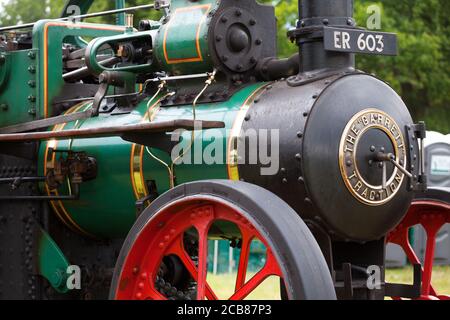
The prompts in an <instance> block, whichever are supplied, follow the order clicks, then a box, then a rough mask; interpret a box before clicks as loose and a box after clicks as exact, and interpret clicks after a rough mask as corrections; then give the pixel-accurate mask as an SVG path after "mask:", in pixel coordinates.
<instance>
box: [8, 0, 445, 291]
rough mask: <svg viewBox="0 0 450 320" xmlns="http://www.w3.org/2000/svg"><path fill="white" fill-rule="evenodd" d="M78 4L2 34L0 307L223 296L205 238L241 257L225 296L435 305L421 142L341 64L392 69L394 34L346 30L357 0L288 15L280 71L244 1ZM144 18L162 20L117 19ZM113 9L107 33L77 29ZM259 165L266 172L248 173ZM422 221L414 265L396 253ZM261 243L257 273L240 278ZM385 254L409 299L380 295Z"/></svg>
mask: <svg viewBox="0 0 450 320" xmlns="http://www.w3.org/2000/svg"><path fill="white" fill-rule="evenodd" d="M91 3H92V1H72V0H71V1H68V3H67V5H66V8H65V9H67V8H69V7H70V6H72V5H78V7H79V8H80V9H81V13H80V16H77V17H72V18H71V19H68V18H67V17H65V15H64V14H63V16H62V18H61V19H57V20H43V21H39V22H36V23H34V24H29V25H20V26H12V27H3V28H0V32H1V34H2V35H1V41H0V104H1V110H0V112H1V115H0V127H1V128H0V153H1V156H0V175H1V178H0V183H1V186H0V239H1V243H2V245H1V247H0V297H1V298H3V299H5V298H6V299H11V298H25V299H28V298H29V299H68V298H74V299H104V298H107V297H108V296H109V297H110V298H112V299H176V300H182V299H202V300H203V299H205V298H207V299H208V300H211V299H217V298H224V297H223V296H222V295H221V293H220V292H215V291H214V290H213V288H212V287H211V286H210V285H209V284H208V281H207V274H208V240H211V239H225V240H228V241H230V244H231V245H233V246H234V247H236V248H238V249H239V250H240V251H239V252H240V257H239V262H238V268H237V270H238V271H237V276H236V283H235V284H234V291H233V292H234V293H233V294H232V295H231V297H230V299H243V298H245V297H247V296H248V295H249V294H250V293H251V292H252V291H253V290H254V289H255V288H257V287H258V286H259V285H260V284H261V283H262V282H263V281H264V280H266V279H267V278H268V277H272V276H275V277H278V278H279V279H280V295H281V297H282V298H286V299H335V298H336V297H338V298H340V299H383V298H384V297H385V296H392V297H397V298H401V297H404V298H424V299H434V298H438V297H439V295H438V294H437V293H436V292H435V291H434V289H433V288H432V287H431V284H430V279H431V269H432V262H433V250H434V248H433V245H434V235H435V233H436V232H437V230H439V228H440V227H441V226H442V225H443V224H444V223H446V222H448V221H449V201H448V194H446V193H444V192H443V191H439V190H437V191H433V192H429V193H424V195H422V196H418V199H416V200H414V197H415V194H417V193H419V194H422V192H424V191H425V190H426V177H425V175H424V172H423V164H422V161H423V156H422V154H421V152H422V150H423V148H422V149H421V148H420V144H421V143H422V141H423V139H424V138H425V136H424V133H425V127H424V125H423V124H421V123H419V124H414V123H413V121H412V119H411V117H410V114H409V112H408V109H407V108H406V106H405V105H404V103H403V102H402V100H401V98H400V97H399V96H398V95H397V94H396V93H395V92H394V91H393V90H392V89H391V88H390V87H389V85H388V84H386V83H384V82H383V81H382V80H380V79H377V78H375V77H374V76H372V75H368V74H366V73H364V72H362V71H359V70H356V69H355V67H354V54H355V53H369V54H388V55H393V54H396V51H397V48H396V41H395V35H392V34H387V33H380V32H368V31H366V30H364V29H361V28H358V27H356V25H355V21H354V20H353V18H352V11H353V3H352V1H350V0H333V1H331V0H304V1H299V15H300V17H299V20H298V25H297V27H296V28H295V29H294V30H292V31H290V32H289V37H290V39H291V40H292V41H295V42H296V43H297V44H298V46H299V54H296V55H294V56H293V57H291V58H289V59H278V58H277V57H276V56H277V53H276V30H277V29H276V18H275V15H274V9H273V7H271V6H266V5H261V4H258V3H257V2H256V1H254V0H245V1H242V0H241V1H237V0H220V1H212V0H198V1H194V0H172V1H171V4H170V5H169V4H167V3H165V2H162V1H156V2H155V4H152V5H145V6H140V7H135V8H131V9H130V8H128V9H127V8H124V3H123V1H116V3H117V4H118V8H117V9H116V10H114V11H110V12H104V13H96V14H87V13H86V12H87V10H88V9H89V7H90V5H91ZM149 8H151V9H156V10H160V12H161V13H162V18H161V20H160V21H151V20H143V21H141V22H140V23H139V30H136V29H134V28H133V21H132V16H131V15H127V16H126V18H127V19H126V20H127V21H124V19H123V18H124V15H123V14H124V13H125V12H131V11H136V10H144V9H149ZM64 12H67V10H65V11H64ZM113 13H114V14H118V15H119V17H120V19H118V21H119V24H118V25H99V24H89V23H83V22H77V23H74V22H73V21H72V20H73V19H75V20H76V19H83V18H86V17H92V16H100V15H105V14H113ZM26 28H29V29H28V30H30V28H32V31H28V30H25V31H24V29H26ZM88 38H90V39H93V40H92V41H90V42H86V41H85V39H88ZM251 133H256V134H254V135H252V134H251ZM262 133H264V134H262ZM255 141H256V143H255ZM252 146H253V147H255V146H256V149H255V148H252ZM267 150H271V151H270V152H269V153H271V154H269V155H270V158H271V159H272V160H273V161H275V160H276V161H275V162H276V163H275V162H273V161H272V162H271V163H268V162H267V161H265V160H266V159H262V158H261V157H256V158H255V155H258V154H261V153H263V154H267V152H266V153H264V152H263V151H267ZM208 154H209V155H211V156H212V157H213V158H214V160H215V161H211V159H210V158H208V157H205V155H208ZM188 160H189V161H188ZM439 192H441V194H436V193H439ZM444 197H447V200H445V199H444ZM436 199H440V200H436ZM442 199H444V200H442ZM411 204H412V205H411ZM408 210H409V212H408ZM407 212H408V213H407ZM405 215H406V217H405ZM402 219H404V220H403V222H401V221H402ZM400 222H401V223H400ZM418 223H421V224H423V226H424V227H425V228H426V230H427V232H428V239H429V240H428V241H429V243H428V251H427V259H426V261H425V264H424V269H421V265H420V262H419V261H418V260H417V258H416V257H415V255H414V252H412V250H411V247H410V246H409V242H408V229H409V227H411V226H413V225H415V224H418ZM392 230H393V231H392ZM255 240H256V241H259V242H260V243H262V244H263V245H264V247H265V248H266V253H265V259H266V262H265V265H264V266H263V267H262V269H261V270H260V271H259V272H257V273H256V274H255V275H251V276H250V275H249V274H247V273H248V272H247V267H248V260H249V252H250V248H251V244H252V242H254V241H255ZM388 241H389V242H394V243H398V244H400V245H402V246H403V248H404V249H405V251H406V253H407V254H408V257H409V258H410V260H411V262H412V263H413V264H414V266H415V267H414V270H415V275H414V276H415V277H414V278H415V281H414V284H413V285H396V284H388V283H385V281H384V248H385V244H386V242H388ZM77 268H79V270H78V271H79V274H80V275H81V284H80V288H75V290H70V289H74V288H71V287H68V284H69V283H72V284H74V285H75V286H76V281H75V282H70V281H68V280H70V279H69V277H70V276H71V275H72V273H71V272H69V270H71V271H74V270H75V271H77V270H76V269H77ZM377 268H378V270H379V272H378V273H376V272H375V275H376V274H378V275H379V278H378V281H375V282H374V284H375V285H374V286H370V285H368V283H369V282H370V281H369V282H368V280H370V278H369V276H373V275H372V274H370V272H369V274H368V270H372V269H373V270H377ZM75 271H74V272H75ZM74 274H76V272H75V273H74ZM440 298H445V297H442V296H441V297H440Z"/></svg>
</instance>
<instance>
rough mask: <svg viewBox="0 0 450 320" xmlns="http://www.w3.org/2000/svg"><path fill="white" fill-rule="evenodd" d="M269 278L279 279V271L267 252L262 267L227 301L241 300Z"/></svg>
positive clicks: (271, 255) (269, 252) (270, 254)
mask: <svg viewBox="0 0 450 320" xmlns="http://www.w3.org/2000/svg"><path fill="white" fill-rule="evenodd" d="M270 276H279V277H281V271H280V268H279V267H278V263H277V261H276V260H275V257H274V256H273V254H272V252H271V251H270V250H267V261H266V264H265V265H264V267H263V268H262V269H261V270H260V271H259V272H258V273H257V274H255V275H254V276H253V277H252V278H251V279H250V280H249V281H248V282H247V283H245V284H244V285H243V286H242V287H241V288H240V289H239V290H237V291H236V292H235V293H234V294H233V295H232V296H231V297H230V299H229V300H243V299H245V298H246V297H247V296H248V295H249V294H250V293H252V292H253V291H254V290H255V289H256V288H257V287H258V286H259V285H260V284H261V283H262V282H263V281H264V280H266V279H267V278H268V277H270Z"/></svg>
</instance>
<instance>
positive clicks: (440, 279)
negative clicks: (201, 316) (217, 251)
mask: <svg viewBox="0 0 450 320" xmlns="http://www.w3.org/2000/svg"><path fill="white" fill-rule="evenodd" d="M250 276H251V275H250ZM247 279H249V277H247ZM386 280H387V281H388V282H390V283H405V284H411V283H412V281H413V271H412V268H411V267H406V268H398V269H388V270H387V271H386ZM235 281H236V274H221V275H213V274H208V283H209V285H210V286H211V287H212V289H213V290H214V292H215V293H216V294H217V295H218V296H219V298H220V299H227V298H228V297H230V296H231V295H232V294H233V292H234V283H235ZM433 286H434V288H435V289H436V290H437V292H438V293H439V294H447V295H450V266H436V267H434V269H433ZM279 290H280V284H279V278H277V277H271V278H268V279H266V281H265V282H263V283H262V284H261V285H260V286H259V287H258V288H257V290H255V291H254V292H253V293H252V294H251V295H250V296H248V297H247V299H249V300H273V299H279V298H280V294H279Z"/></svg>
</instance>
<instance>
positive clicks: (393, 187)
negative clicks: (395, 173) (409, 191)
mask: <svg viewBox="0 0 450 320" xmlns="http://www.w3.org/2000/svg"><path fill="white" fill-rule="evenodd" d="M389 188H391V192H392V193H394V192H395V189H397V186H396V185H395V183H394V182H392V183H391V185H390V186H389Z"/></svg>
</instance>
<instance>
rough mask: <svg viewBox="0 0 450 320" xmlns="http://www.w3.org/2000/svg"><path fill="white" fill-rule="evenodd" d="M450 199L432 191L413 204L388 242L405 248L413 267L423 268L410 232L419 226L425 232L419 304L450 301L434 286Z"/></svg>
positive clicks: (449, 217)
mask: <svg viewBox="0 0 450 320" xmlns="http://www.w3.org/2000/svg"><path fill="white" fill-rule="evenodd" d="M448 198H449V194H448V192H443V191H442V190H439V189H435V190H430V191H429V193H428V194H427V196H426V197H421V198H419V199H417V200H415V201H414V202H413V204H412V205H411V208H410V209H409V211H408V213H407V214H406V216H405V218H404V219H403V221H402V222H401V223H400V224H399V225H398V226H397V227H396V228H395V229H394V230H392V231H391V232H390V234H389V235H388V237H387V242H391V243H394V244H397V245H399V246H400V247H402V249H403V251H404V252H405V253H406V256H407V258H408V260H409V262H410V263H411V264H421V263H420V260H419V258H418V257H417V255H416V253H415V252H414V250H413V248H412V246H411V244H410V242H409V229H410V228H411V227H413V226H415V225H418V224H420V225H422V226H423V228H424V229H425V232H426V234H427V244H426V251H425V259H424V263H423V267H422V288H421V296H420V298H419V299H420V300H436V299H440V300H450V296H446V295H439V294H438V293H437V292H436V290H435V289H434V288H433V286H432V284H431V275H432V272H433V262H434V250H435V245H436V236H437V234H438V232H439V230H440V229H441V228H442V227H443V226H444V224H446V223H450V201H449V200H450V199H448ZM394 298H396V299H400V298H401V297H394Z"/></svg>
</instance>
